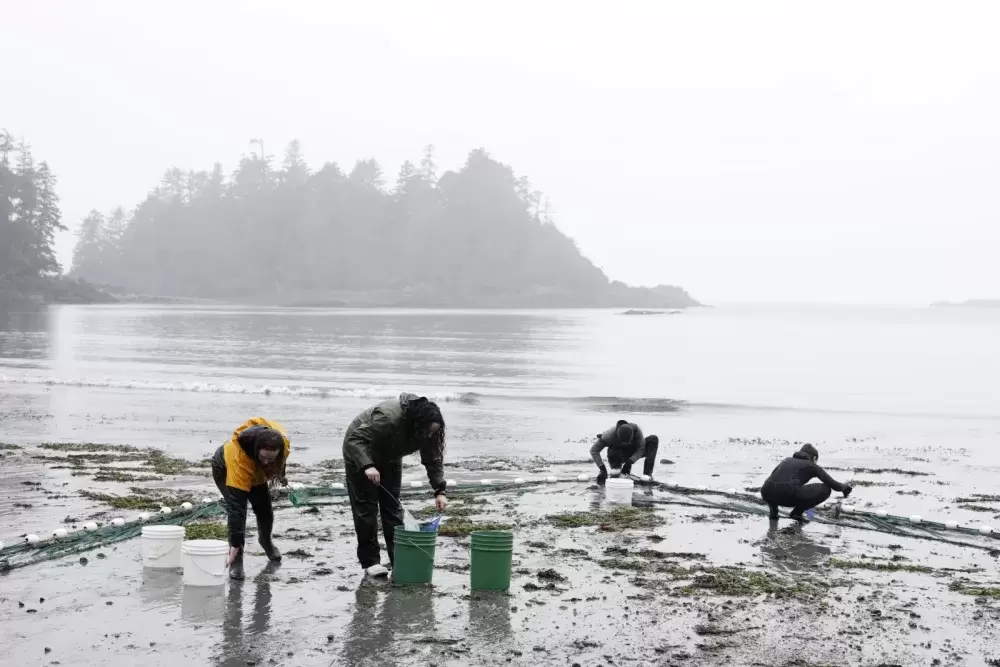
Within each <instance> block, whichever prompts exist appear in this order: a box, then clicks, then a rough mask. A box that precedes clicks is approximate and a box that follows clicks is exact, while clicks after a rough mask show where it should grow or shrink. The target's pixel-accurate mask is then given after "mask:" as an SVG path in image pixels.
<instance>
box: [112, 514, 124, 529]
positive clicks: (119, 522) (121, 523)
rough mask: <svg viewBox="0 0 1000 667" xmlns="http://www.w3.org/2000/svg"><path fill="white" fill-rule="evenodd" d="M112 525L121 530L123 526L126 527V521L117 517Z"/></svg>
mask: <svg viewBox="0 0 1000 667" xmlns="http://www.w3.org/2000/svg"><path fill="white" fill-rule="evenodd" d="M111 525H112V526H118V527H119V528H121V527H122V526H124V525H125V519H123V518H121V517H120V516H119V517H115V518H114V519H112V520H111Z"/></svg>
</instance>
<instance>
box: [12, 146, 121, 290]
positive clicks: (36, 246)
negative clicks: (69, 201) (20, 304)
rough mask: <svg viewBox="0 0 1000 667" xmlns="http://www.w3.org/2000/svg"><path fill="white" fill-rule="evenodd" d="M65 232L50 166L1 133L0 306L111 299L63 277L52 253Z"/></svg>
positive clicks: (54, 179) (26, 147)
mask: <svg viewBox="0 0 1000 667" xmlns="http://www.w3.org/2000/svg"><path fill="white" fill-rule="evenodd" d="M62 229H65V227H64V226H63V223H62V213H61V212H60V210H59V196H58V195H57V194H56V177H55V175H54V174H53V173H52V171H51V170H50V169H49V165H48V164H47V163H46V162H45V161H44V160H43V161H41V162H38V163H36V162H35V159H34V157H33V156H32V154H31V146H30V145H28V144H27V143H26V142H25V141H23V140H20V141H15V139H14V137H13V136H12V135H11V134H10V133H9V132H7V131H6V130H2V129H0V304H2V303H5V302H10V301H20V300H33V301H45V302H50V303H94V302H106V301H111V300H113V299H112V297H110V296H109V295H108V294H106V293H104V292H102V291H101V290H99V289H97V288H95V287H94V286H92V285H89V284H87V283H85V282H81V281H78V280H71V279H67V278H65V277H63V275H62V268H61V267H60V266H59V262H58V261H57V260H56V256H55V252H54V249H53V244H54V241H55V233H56V232H57V231H59V230H62Z"/></svg>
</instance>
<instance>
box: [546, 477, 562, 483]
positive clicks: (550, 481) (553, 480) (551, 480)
mask: <svg viewBox="0 0 1000 667" xmlns="http://www.w3.org/2000/svg"><path fill="white" fill-rule="evenodd" d="M545 481H546V482H548V483H549V484H555V483H556V482H558V481H559V478H558V477H546V478H545Z"/></svg>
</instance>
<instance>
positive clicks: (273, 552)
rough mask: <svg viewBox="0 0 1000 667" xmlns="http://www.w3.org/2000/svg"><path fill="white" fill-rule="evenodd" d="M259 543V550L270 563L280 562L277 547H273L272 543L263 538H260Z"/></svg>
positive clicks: (279, 553)
mask: <svg viewBox="0 0 1000 667" xmlns="http://www.w3.org/2000/svg"><path fill="white" fill-rule="evenodd" d="M259 542H260V546H261V548H262V549H264V555H265V556H267V559H268V560H269V561H271V562H272V563H278V562H281V552H280V551H278V547H276V546H274V542H272V541H271V540H265V539H264V538H261V539H260V540H259Z"/></svg>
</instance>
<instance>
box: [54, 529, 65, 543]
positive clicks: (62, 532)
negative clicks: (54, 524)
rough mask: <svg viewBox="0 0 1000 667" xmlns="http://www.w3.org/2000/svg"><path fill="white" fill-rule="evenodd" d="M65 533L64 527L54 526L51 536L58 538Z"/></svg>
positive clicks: (62, 536)
mask: <svg viewBox="0 0 1000 667" xmlns="http://www.w3.org/2000/svg"><path fill="white" fill-rule="evenodd" d="M66 535H67V533H66V529H65V528H56V529H55V530H53V531H52V537H54V538H56V539H59V540H61V539H62V538H64V537H66Z"/></svg>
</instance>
